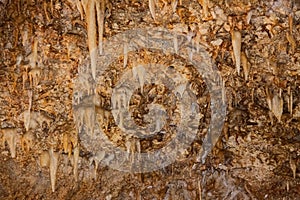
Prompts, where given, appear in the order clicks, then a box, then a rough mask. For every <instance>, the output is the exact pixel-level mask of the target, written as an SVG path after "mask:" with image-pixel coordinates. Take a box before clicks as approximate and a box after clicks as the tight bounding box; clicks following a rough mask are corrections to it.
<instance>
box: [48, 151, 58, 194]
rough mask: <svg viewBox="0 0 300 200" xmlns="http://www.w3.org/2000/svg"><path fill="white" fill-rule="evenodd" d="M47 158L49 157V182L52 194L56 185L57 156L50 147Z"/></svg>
mask: <svg viewBox="0 0 300 200" xmlns="http://www.w3.org/2000/svg"><path fill="white" fill-rule="evenodd" d="M49 157H50V181H51V188H52V192H54V191H55V185H56V174H57V168H58V161H59V160H58V159H59V154H58V153H57V152H54V151H53V147H51V148H50V150H49Z"/></svg>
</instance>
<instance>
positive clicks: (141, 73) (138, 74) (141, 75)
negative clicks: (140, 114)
mask: <svg viewBox="0 0 300 200" xmlns="http://www.w3.org/2000/svg"><path fill="white" fill-rule="evenodd" d="M132 73H133V76H134V77H135V78H138V81H139V83H140V88H141V93H143V91H144V90H143V88H144V83H145V74H146V69H145V68H144V67H143V66H142V65H139V66H137V67H133V68H132Z"/></svg>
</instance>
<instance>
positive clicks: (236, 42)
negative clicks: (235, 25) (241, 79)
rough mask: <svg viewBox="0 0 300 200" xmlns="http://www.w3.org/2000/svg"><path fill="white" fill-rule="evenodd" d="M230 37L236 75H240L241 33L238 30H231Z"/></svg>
mask: <svg viewBox="0 0 300 200" xmlns="http://www.w3.org/2000/svg"><path fill="white" fill-rule="evenodd" d="M231 39H232V47H233V54H234V60H235V67H236V71H237V73H238V75H240V68H241V46H242V35H241V33H240V32H239V31H232V35H231Z"/></svg>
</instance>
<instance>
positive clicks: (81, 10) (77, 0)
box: [76, 0, 84, 20]
mask: <svg viewBox="0 0 300 200" xmlns="http://www.w3.org/2000/svg"><path fill="white" fill-rule="evenodd" d="M76 7H77V9H78V11H79V13H80V19H81V20H83V16H84V11H83V7H82V4H81V2H80V0H76Z"/></svg>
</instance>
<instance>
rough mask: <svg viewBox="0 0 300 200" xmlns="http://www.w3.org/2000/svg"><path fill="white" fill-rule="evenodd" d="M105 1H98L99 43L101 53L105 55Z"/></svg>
mask: <svg viewBox="0 0 300 200" xmlns="http://www.w3.org/2000/svg"><path fill="white" fill-rule="evenodd" d="M105 8H106V5H105V0H96V9H97V24H98V43H99V53H100V55H102V54H103V32H104V16H105Z"/></svg>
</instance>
